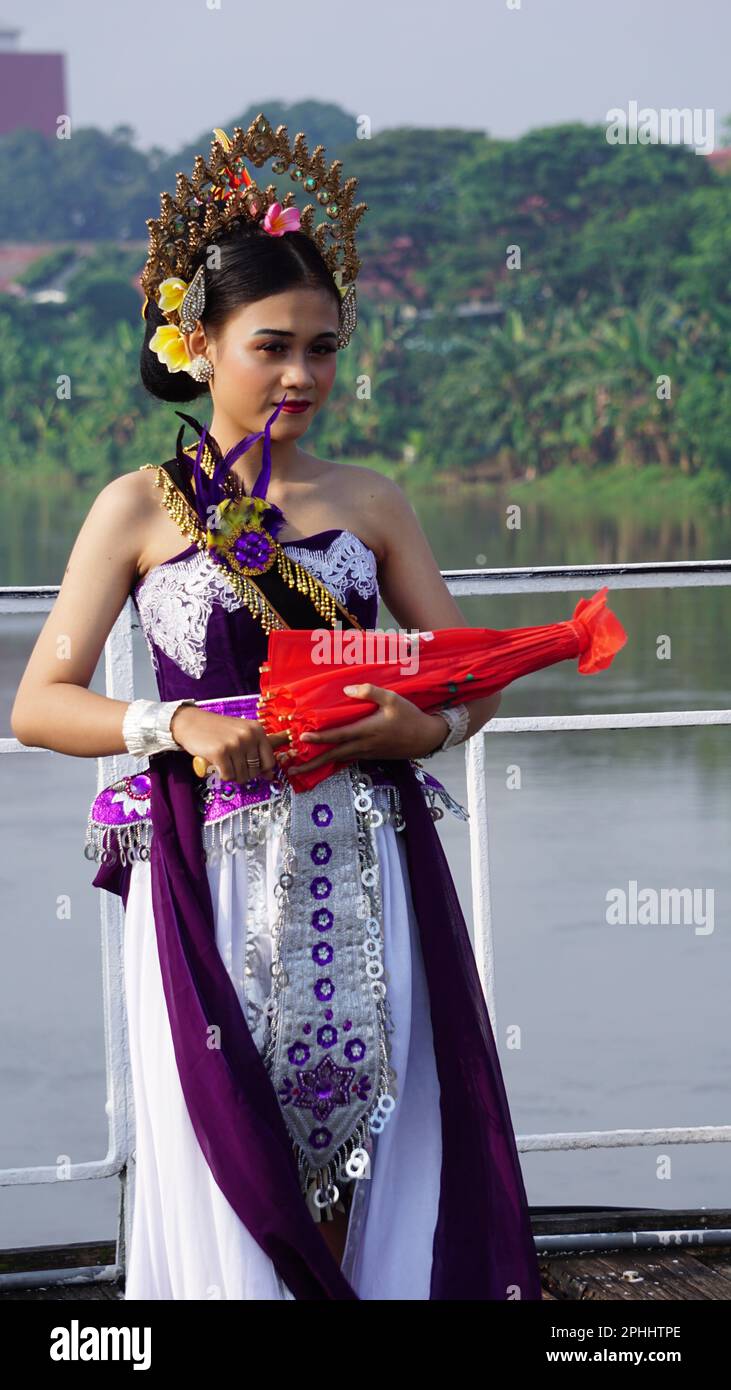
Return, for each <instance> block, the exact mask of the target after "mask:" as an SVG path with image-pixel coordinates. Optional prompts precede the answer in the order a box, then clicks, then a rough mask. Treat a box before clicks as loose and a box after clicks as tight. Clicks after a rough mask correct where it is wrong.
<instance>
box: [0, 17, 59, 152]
mask: <svg viewBox="0 0 731 1390" xmlns="http://www.w3.org/2000/svg"><path fill="white" fill-rule="evenodd" d="M20 32H21V31H20V29H11V28H9V27H8V26H7V25H4V24H0V135H11V134H12V132H13V131H14V130H20V129H21V128H24V127H30V129H31V130H39V131H40V132H41V134H42V135H49V136H55V134H56V130H57V124H56V123H57V120H58V117H59V116H67V115H69V114H70V113H69V109H68V106H67V104H66V76H65V68H64V65H65V54H63V53H23V52H22V51H21V49H19V48H18V37H19V35H20Z"/></svg>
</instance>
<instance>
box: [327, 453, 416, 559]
mask: <svg viewBox="0 0 731 1390" xmlns="http://www.w3.org/2000/svg"><path fill="white" fill-rule="evenodd" d="M322 467H323V468H324V469H326V470H327V471H326V473H325V474H324V475H323V478H322V481H323V482H325V484H326V486H328V487H329V489H330V491H331V496H333V497H338V498H339V500H340V501H341V502H342V504H343V508H344V512H345V513H346V514H347V513H348V512H352V514H353V516H354V517H357V518H358V525H354V526H353V530H355V531H357V532H358V534H359V535H362V537H363V539H364V540H365V541H366V542H367V543H368V544H369V545H370V547H371V549H372V550H373V551H374V553H375V554H376V556H377V558H378V560H379V561H383V560H384V558H385V556H386V554H387V553H388V550H389V548H390V546H391V544H392V541H393V537H394V536H395V535H398V532H399V529H400V527H401V526H402V525H403V524H404V523H409V522H412V521H413V520H415V517H416V514H415V512H414V509H413V507H412V505H411V503H410V502H409V499H408V497H407V496H406V494H405V493H404V492H403V491H402V489H401V488H400V487H399V485H398V483H395V482H394V481H393V479H392V478H389V477H388V476H387V475H386V474H385V473H379V472H378V470H377V469H375V468H368V467H367V466H366V465H365V464H357V463H323V464H322Z"/></svg>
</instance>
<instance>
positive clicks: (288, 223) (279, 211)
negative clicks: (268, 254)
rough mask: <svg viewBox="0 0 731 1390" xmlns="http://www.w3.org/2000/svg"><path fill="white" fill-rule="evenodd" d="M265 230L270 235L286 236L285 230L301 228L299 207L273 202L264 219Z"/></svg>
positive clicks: (292, 230) (291, 230)
mask: <svg viewBox="0 0 731 1390" xmlns="http://www.w3.org/2000/svg"><path fill="white" fill-rule="evenodd" d="M262 226H263V228H264V231H265V232H269V234H270V236H284V233H285V232H298V231H299V229H300V210H299V208H282V204H281V203H272V205H271V207H270V208H269V210H268V212H267V215H266V217H264V218H263V220H262Z"/></svg>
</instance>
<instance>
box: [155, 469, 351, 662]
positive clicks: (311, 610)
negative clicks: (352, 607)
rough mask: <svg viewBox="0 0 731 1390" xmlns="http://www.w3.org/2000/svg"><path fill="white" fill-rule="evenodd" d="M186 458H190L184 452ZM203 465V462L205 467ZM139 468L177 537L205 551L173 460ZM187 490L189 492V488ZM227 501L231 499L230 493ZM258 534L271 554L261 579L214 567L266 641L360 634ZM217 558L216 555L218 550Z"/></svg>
mask: <svg viewBox="0 0 731 1390" xmlns="http://www.w3.org/2000/svg"><path fill="white" fill-rule="evenodd" d="M185 452H186V453H189V451H188V450H185ZM206 462H207V460H206V459H205V456H204V463H203V466H204V467H205V466H206ZM209 466H210V464H209ZM142 468H154V469H155V471H156V473H157V477H156V478H155V486H156V487H160V488H162V503H161V505H162V506H163V507H164V508H165V510H166V511H167V512H168V514H169V516H171V517H172V519H173V521H174V522H175V524H176V526H177V527H178V529H179V530H180V532H181V534H182V535H183V536H187V537H190V540H191V541H192V542H194V543H195V544H196V545H197V546H198V548H199V549H200V550H207V549H209V548H210V546H209V539H208V537H209V534H210V533H209V532H207V531H206V530H205V528H204V527H203V526H202V525H201V522H200V520H199V518H198V515H197V513H196V511H195V508H194V507H193V506H192V505H191V503H190V502H189V500H188V498H187V497H186V496H185V490H186V484H187V482H188V480H187V479H185V478H184V477H183V473H182V470H181V468H180V465H179V463H178V461H177V459H169V460H168V461H167V462H166V463H163V464H156V463H143V464H142V465H141V469H142ZM189 486H192V482H191V483H190V484H189ZM229 496H232V493H231V491H230V489H229ZM263 534H265V535H266V538H267V540H268V542H269V543H270V545H271V548H272V552H273V553H272V560H271V563H270V564H269V567H268V568H267V569H266V570H265V571H263V572H262V573H259V574H257V575H256V576H255V577H254V576H252V575H251V574H248V573H246V574H244V573H241V572H237V570H236V569H234V568H233V567H232V565H231V564H229V563H227V561H226V558H225V556H224V560H223V563H221V562H220V561H217V563H221V569H222V571H223V573H224V574H225V576H226V580H227V582H228V583H229V584H230V585H231V588H232V589H233V590H234V592H235V593H236V594H237V596H238V597H239V598H240V599H241V601H242V603H244V604H245V605H246V607H247V608H248V609H249V611H250V612H251V613H252V614H253V615H254V617H255V618H256V619H257V620H258V621H259V622H260V623H261V626H262V627H263V629H264V632H265V633H266V634H267V636H268V635H269V633H270V632H271V631H272V630H273V629H274V628H317V627H322V626H323V621H324V625H325V626H327V627H335V625H336V623H337V622H338V621H339V622H340V624H341V626H342V627H343V628H357V629H359V630H360V631H362V630H363V627H362V624H361V623H360V622H359V621H358V619H357V618H356V617H355V615H354V614H353V613H350V612H349V611H348V609H347V608H345V607H344V605H343V604H342V603H340V602H339V601H338V599H336V598H335V596H334V594H331V593H330V590H329V589H328V588H327V587H326V585H325V584H323V583H322V581H321V580H320V579H318V578H317V577H316V576H315V575H314V574H312V573H311V572H310V570H308V569H307V568H306V567H305V565H302V564H300V563H299V562H297V561H296V560H291V559H290V557H289V555H288V554H287V552H286V550H285V549H284V547H283V546H282V545H280V543H279V542H278V541H277V540H275V539H274V537H271V536H269V533H268V532H266V533H263ZM217 554H219V555H220V554H221V551H220V549H218V550H217ZM285 615H286V616H285Z"/></svg>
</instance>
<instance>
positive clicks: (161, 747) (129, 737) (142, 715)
mask: <svg viewBox="0 0 731 1390" xmlns="http://www.w3.org/2000/svg"><path fill="white" fill-rule="evenodd" d="M194 704H195V700H133V701H132V703H131V704H130V705H128V706H127V709H126V712H125V716H124V719H123V721H122V738H123V739H124V742H125V744H126V746H127V751H128V753H131V754H132V755H133V757H135V758H150V757H152V755H153V753H172V752H174V751H175V750H176V749H179V748H180V744H179V743H178V742H177V740H176V739H175V738H174V737H173V735H172V733H171V730H170V724H171V721H172V717H173V714H174V713H175V711H176V709H178V708H179V707H180V705H194Z"/></svg>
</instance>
